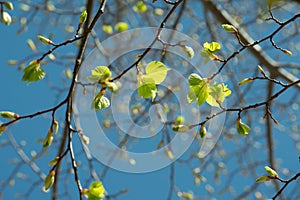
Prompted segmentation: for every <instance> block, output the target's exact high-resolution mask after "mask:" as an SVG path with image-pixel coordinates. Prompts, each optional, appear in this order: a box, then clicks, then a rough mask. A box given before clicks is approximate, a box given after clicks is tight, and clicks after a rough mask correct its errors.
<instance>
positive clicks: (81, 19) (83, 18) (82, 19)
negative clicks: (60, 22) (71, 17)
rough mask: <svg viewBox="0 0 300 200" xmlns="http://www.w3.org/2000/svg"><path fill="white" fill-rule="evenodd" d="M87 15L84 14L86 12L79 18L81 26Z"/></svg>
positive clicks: (84, 12)
mask: <svg viewBox="0 0 300 200" xmlns="http://www.w3.org/2000/svg"><path fill="white" fill-rule="evenodd" d="M87 14H88V13H87V12H86V10H85V11H83V12H82V13H81V15H80V18H79V24H83V23H84V22H85V20H86V18H87Z"/></svg>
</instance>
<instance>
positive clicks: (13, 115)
mask: <svg viewBox="0 0 300 200" xmlns="http://www.w3.org/2000/svg"><path fill="white" fill-rule="evenodd" d="M0 117H3V118H8V119H12V120H13V119H17V118H19V115H18V114H16V113H13V112H10V111H2V112H0Z"/></svg>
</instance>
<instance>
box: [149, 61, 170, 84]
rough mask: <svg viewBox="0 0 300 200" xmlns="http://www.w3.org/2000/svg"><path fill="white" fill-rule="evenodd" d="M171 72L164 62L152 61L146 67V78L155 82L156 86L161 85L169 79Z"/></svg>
mask: <svg viewBox="0 0 300 200" xmlns="http://www.w3.org/2000/svg"><path fill="white" fill-rule="evenodd" d="M169 70H170V69H169V68H167V67H166V66H165V64H163V63H162V62H159V61H152V62H150V63H149V64H148V65H147V66H146V75H144V76H145V77H146V78H147V79H152V80H154V82H155V84H160V83H161V82H163V81H164V80H165V78H166V77H167V72H168V71H169Z"/></svg>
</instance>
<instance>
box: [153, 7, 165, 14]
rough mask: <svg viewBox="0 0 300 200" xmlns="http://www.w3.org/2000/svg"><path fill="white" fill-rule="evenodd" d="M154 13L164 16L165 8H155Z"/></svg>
mask: <svg viewBox="0 0 300 200" xmlns="http://www.w3.org/2000/svg"><path fill="white" fill-rule="evenodd" d="M154 14H155V15H157V16H163V14H164V10H163V9H161V8H155V9H154Z"/></svg>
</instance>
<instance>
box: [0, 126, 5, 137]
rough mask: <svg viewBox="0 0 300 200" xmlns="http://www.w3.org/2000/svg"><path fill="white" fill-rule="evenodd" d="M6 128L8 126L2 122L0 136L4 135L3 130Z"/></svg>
mask: <svg viewBox="0 0 300 200" xmlns="http://www.w3.org/2000/svg"><path fill="white" fill-rule="evenodd" d="M5 130H6V126H5V125H4V124H1V126H0V136H1V135H2V133H3V131H5Z"/></svg>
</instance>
